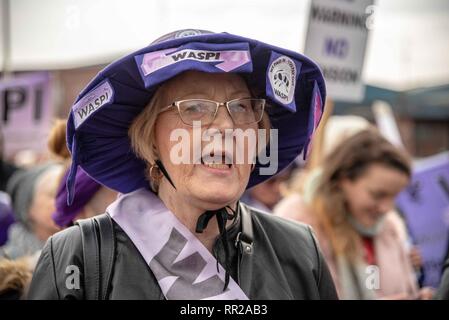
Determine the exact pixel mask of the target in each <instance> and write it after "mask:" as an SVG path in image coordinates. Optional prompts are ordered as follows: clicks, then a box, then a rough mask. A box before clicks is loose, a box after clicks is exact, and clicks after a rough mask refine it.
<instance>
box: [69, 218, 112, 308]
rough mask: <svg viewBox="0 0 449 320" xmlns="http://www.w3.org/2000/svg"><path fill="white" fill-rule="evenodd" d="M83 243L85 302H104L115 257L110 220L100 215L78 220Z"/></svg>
mask: <svg viewBox="0 0 449 320" xmlns="http://www.w3.org/2000/svg"><path fill="white" fill-rule="evenodd" d="M77 224H78V225H79V227H80V229H81V239H82V242H83V259H84V292H85V298H86V299H87V300H106V299H107V295H108V290H109V285H110V280H111V275H112V268H113V265H114V257H115V235H114V228H113V225H112V219H111V217H110V216H109V215H108V214H102V215H99V216H96V217H93V218H90V219H83V220H78V221H77Z"/></svg>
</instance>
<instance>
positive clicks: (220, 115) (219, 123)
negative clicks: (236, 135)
mask: <svg viewBox="0 0 449 320" xmlns="http://www.w3.org/2000/svg"><path fill="white" fill-rule="evenodd" d="M211 126H213V127H215V128H217V129H232V128H234V121H233V120H232V118H231V115H230V114H229V112H228V109H227V108H226V107H225V106H223V105H221V106H220V107H219V108H218V110H217V115H216V116H215V119H214V121H213V122H212V125H211Z"/></svg>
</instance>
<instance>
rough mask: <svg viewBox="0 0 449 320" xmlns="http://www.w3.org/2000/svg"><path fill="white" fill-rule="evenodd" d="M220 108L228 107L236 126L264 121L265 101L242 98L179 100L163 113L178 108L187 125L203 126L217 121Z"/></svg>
mask: <svg viewBox="0 0 449 320" xmlns="http://www.w3.org/2000/svg"><path fill="white" fill-rule="evenodd" d="M220 106H224V107H226V109H227V110H228V113H229V115H230V116H231V119H232V121H233V122H234V124H239V125H243V124H252V123H257V122H259V121H260V120H262V116H263V111H264V108H265V99H254V98H242V99H235V100H231V101H227V102H217V101H211V100H205V99H188V100H178V101H175V102H173V103H172V104H171V105H169V106H168V107H166V108H164V109H162V110H161V112H164V111H167V110H168V109H170V108H172V107H176V108H177V109H178V113H179V116H180V118H181V120H182V122H184V123H185V124H186V125H189V126H193V122H194V121H201V125H209V124H211V123H212V122H213V121H214V120H215V117H216V116H217V113H218V108H219V107H220Z"/></svg>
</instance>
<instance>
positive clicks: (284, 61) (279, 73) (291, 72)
mask: <svg viewBox="0 0 449 320" xmlns="http://www.w3.org/2000/svg"><path fill="white" fill-rule="evenodd" d="M268 76H269V79H270V84H271V87H272V88H273V94H274V96H275V97H276V99H277V100H278V101H279V102H281V103H283V104H289V103H291V102H292V101H293V95H294V93H295V85H296V83H295V82H296V65H295V63H294V62H293V60H292V59H290V58H289V57H287V56H280V57H279V58H277V59H276V60H274V61H273V62H272V63H271V65H270V67H269V71H268Z"/></svg>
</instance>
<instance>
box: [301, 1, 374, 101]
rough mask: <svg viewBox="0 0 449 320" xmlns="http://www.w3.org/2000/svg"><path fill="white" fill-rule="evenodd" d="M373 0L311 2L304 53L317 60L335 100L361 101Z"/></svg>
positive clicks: (328, 92) (363, 92)
mask: <svg viewBox="0 0 449 320" xmlns="http://www.w3.org/2000/svg"><path fill="white" fill-rule="evenodd" d="M372 3H373V0H357V1H355V0H312V4H311V10H310V15H309V25H308V29H307V37H306V45H305V54H306V55H307V56H308V57H311V58H312V59H313V60H314V61H316V62H317V63H318V64H319V66H320V67H321V70H322V71H323V74H324V77H325V79H326V87H327V94H328V96H329V97H330V98H332V99H334V100H341V101H351V102H358V101H361V100H362V99H363V96H364V94H365V86H364V84H363V82H362V79H361V74H362V69H363V60H364V57H365V48H366V41H367V37H368V29H367V21H368V20H367V19H368V18H369V17H370V13H372V12H373V6H372Z"/></svg>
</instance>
